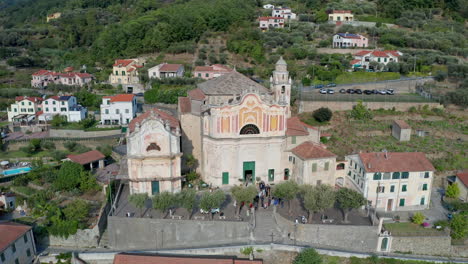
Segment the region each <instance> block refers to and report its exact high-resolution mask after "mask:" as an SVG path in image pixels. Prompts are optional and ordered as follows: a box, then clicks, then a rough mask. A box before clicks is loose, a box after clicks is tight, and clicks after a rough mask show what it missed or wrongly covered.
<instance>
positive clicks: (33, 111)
mask: <svg viewBox="0 0 468 264" xmlns="http://www.w3.org/2000/svg"><path fill="white" fill-rule="evenodd" d="M42 101H43V99H42V98H41V97H33V96H17V97H16V98H15V103H13V104H11V105H10V107H8V109H7V114H8V121H9V122H13V121H18V122H19V121H20V120H21V121H22V120H27V121H32V120H35V119H36V117H37V114H38V112H41V111H42Z"/></svg>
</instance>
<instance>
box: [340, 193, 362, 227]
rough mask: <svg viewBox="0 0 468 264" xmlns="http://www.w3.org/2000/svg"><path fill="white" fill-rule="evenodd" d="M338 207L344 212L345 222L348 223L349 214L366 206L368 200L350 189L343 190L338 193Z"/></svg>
mask: <svg viewBox="0 0 468 264" xmlns="http://www.w3.org/2000/svg"><path fill="white" fill-rule="evenodd" d="M336 201H337V202H338V207H339V208H340V209H341V210H342V212H343V221H344V222H345V223H346V222H348V214H349V212H351V210H353V209H356V208H359V207H361V206H363V205H365V204H366V198H364V196H362V194H361V193H359V192H357V191H355V190H351V189H348V188H341V189H339V190H338V192H337V193H336Z"/></svg>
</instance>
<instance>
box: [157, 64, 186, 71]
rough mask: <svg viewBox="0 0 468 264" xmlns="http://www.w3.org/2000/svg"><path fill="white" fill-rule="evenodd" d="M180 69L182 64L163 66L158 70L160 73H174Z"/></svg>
mask: <svg viewBox="0 0 468 264" xmlns="http://www.w3.org/2000/svg"><path fill="white" fill-rule="evenodd" d="M181 67H183V65H182V64H168V63H166V64H163V66H161V68H159V71H160V72H176V71H178V70H179V69H180V68H181Z"/></svg>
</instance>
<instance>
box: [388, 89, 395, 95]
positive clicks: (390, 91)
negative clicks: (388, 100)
mask: <svg viewBox="0 0 468 264" xmlns="http://www.w3.org/2000/svg"><path fill="white" fill-rule="evenodd" d="M387 94H389V95H394V94H395V93H394V91H393V89H388V90H387Z"/></svg>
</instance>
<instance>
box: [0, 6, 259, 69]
mask: <svg viewBox="0 0 468 264" xmlns="http://www.w3.org/2000/svg"><path fill="white" fill-rule="evenodd" d="M0 3H1V4H0V7H1V10H0V25H2V27H3V29H2V30H1V31H0V41H1V44H2V46H7V47H26V48H28V49H32V50H33V49H43V48H46V49H50V50H54V52H57V53H59V54H60V53H62V52H65V53H66V54H67V56H72V57H71V58H69V59H78V60H80V63H82V64H88V65H93V62H94V61H100V62H107V63H109V61H111V60H112V59H114V58H116V57H119V56H136V55H139V54H142V53H146V52H155V51H160V50H163V49H166V48H168V47H169V46H170V45H171V44H174V43H179V45H183V44H184V42H190V43H194V42H195V41H197V40H198V39H199V38H200V36H201V35H202V34H203V33H204V32H205V31H227V29H228V28H229V27H230V26H231V25H232V24H240V23H243V22H245V21H250V20H252V19H253V18H254V15H255V12H254V10H255V9H254V8H255V3H254V1H250V0H192V1H183V0H180V1H164V0H65V1H64V0H16V1H15V0H6V1H5V0H4V1H1V2H0ZM54 12H61V13H62V15H61V17H60V19H57V20H54V21H51V22H50V23H46V16H47V15H48V14H52V13H54ZM72 49H77V50H76V51H75V52H71V53H70V51H71V50H72ZM85 53H86V54H85ZM73 56H76V57H75V58H74V57H73Z"/></svg>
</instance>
